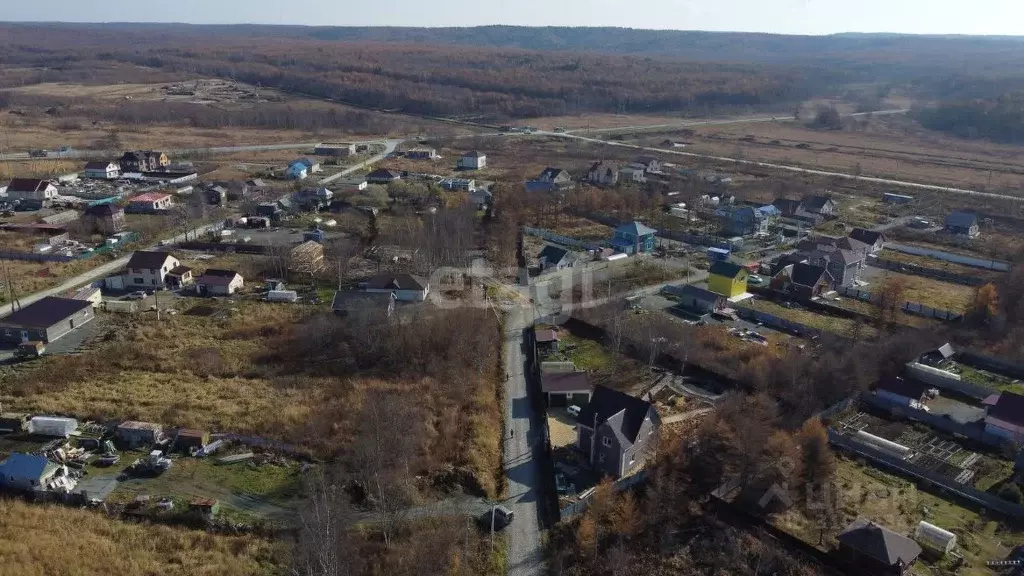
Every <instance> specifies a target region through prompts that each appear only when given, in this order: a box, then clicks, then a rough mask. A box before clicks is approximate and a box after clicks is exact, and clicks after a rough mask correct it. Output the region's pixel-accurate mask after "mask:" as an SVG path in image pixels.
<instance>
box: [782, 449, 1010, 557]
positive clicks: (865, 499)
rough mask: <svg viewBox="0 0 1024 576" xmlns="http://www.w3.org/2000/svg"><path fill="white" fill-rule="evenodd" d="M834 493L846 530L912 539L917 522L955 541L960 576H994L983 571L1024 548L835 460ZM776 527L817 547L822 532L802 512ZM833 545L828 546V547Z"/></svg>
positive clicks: (905, 486)
mask: <svg viewBox="0 0 1024 576" xmlns="http://www.w3.org/2000/svg"><path fill="white" fill-rule="evenodd" d="M837 464H838V467H837V470H836V478H835V488H836V489H838V491H839V494H840V497H841V502H842V510H843V516H844V520H845V522H842V523H841V524H842V525H843V526H845V525H846V524H848V523H849V522H852V521H853V520H855V519H856V518H866V519H869V520H873V521H875V522H878V523H879V524H882V525H883V526H886V527H887V528H889V529H891V530H894V531H896V532H898V533H900V534H906V535H910V534H912V533H913V531H914V529H915V528H916V527H917V524H918V522H920V521H921V520H925V521H927V522H929V523H932V524H935V525H937V526H940V527H942V528H944V529H946V530H949V531H951V532H953V533H954V534H956V535H957V543H958V546H959V550H960V552H961V553H962V554H963V555H964V558H965V560H966V566H965V568H962V569H961V571H960V572H958V573H959V574H963V575H965V576H991V575H993V574H995V572H993V571H992V570H991V569H989V568H987V567H986V566H985V562H988V561H990V560H1002V559H1005V558H1006V557H1007V555H1008V554H1009V553H1010V552H1011V551H1012V550H1013V548H1014V547H1016V546H1019V545H1022V544H1024V532H1021V531H1019V530H1017V529H1012V528H1010V527H1008V526H1006V525H1004V524H1002V523H1001V522H999V521H997V520H993V519H992V518H991V517H988V516H986V515H983V514H981V513H979V512H978V511H976V510H973V509H970V508H966V507H963V506H961V505H959V504H957V503H956V502H953V501H951V500H945V499H942V498H939V497H937V496H935V495H933V494H931V493H929V492H924V491H921V490H918V489H917V487H916V486H915V485H914V484H913V483H912V482H910V481H908V480H905V479H903V478H901V477H898V476H894V475H892V474H889V473H887V472H884V471H882V470H879V469H876V468H871V467H868V466H864V465H861V464H858V463H856V462H855V461H854V460H851V459H849V458H846V457H843V456H840V457H838V458H837ZM774 523H775V524H776V525H777V526H779V527H781V528H783V529H784V530H786V531H787V532H790V533H791V534H794V535H796V536H798V537H799V538H801V539H802V540H804V541H805V542H808V543H810V544H812V545H817V544H818V542H819V530H818V528H817V527H815V525H814V523H813V522H812V521H811V520H810V519H808V518H807V517H806V516H804V515H803V513H801V512H800V511H799V509H798V507H793V508H791V509H790V510H788V511H787V512H785V513H783V514H780V515H778V516H777V517H776V518H775V520H774ZM830 544H831V543H828V542H826V547H827V546H828V545H830ZM913 574H915V575H919V576H928V575H931V574H932V572H931V570H929V569H928V568H927V567H926V566H917V567H915V569H914V571H913Z"/></svg>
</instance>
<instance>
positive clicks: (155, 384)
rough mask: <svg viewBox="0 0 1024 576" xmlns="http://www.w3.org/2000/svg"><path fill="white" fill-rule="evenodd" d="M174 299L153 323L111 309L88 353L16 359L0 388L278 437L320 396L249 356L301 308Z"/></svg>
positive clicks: (46, 406) (63, 409)
mask: <svg viewBox="0 0 1024 576" xmlns="http://www.w3.org/2000/svg"><path fill="white" fill-rule="evenodd" d="M190 305H191V306H190ZM178 309H179V312H181V313H179V314H177V315H175V316H167V315H165V316H164V317H163V318H162V320H161V322H160V323H159V324H158V323H157V321H156V316H155V315H153V314H152V313H139V314H137V315H132V316H114V315H110V316H109V319H110V320H111V327H110V329H109V331H108V334H107V335H106V336H102V337H100V338H99V342H97V343H96V344H94V347H93V349H92V350H90V351H89V352H88V353H86V354H82V355H78V356H48V357H44V358H43V359H42V360H40V361H39V362H35V363H32V364H27V365H20V366H16V367H15V368H13V369H12V372H9V373H8V374H7V375H6V376H8V377H5V378H3V379H2V380H0V381H2V382H3V388H2V395H0V397H2V398H3V401H4V403H5V405H9V406H11V407H12V408H17V409H24V410H37V411H44V412H56V413H70V414H76V415H78V416H80V417H93V418H96V419H106V418H128V419H138V420H144V421H151V422H163V423H165V424H167V425H177V426H186V427H195V428H204V429H209V430H213V431H232V432H240V433H243V432H244V433H256V434H268V435H272V436H276V437H281V436H287V435H288V434H289V432H291V431H293V430H295V429H296V428H297V427H299V426H301V425H302V423H303V422H304V421H305V420H306V419H308V418H309V417H310V415H311V413H312V411H313V410H314V407H316V406H317V405H318V404H319V403H320V402H322V401H323V396H322V390H323V387H324V385H325V383H322V382H318V381H310V382H306V383H305V384H306V385H305V386H297V385H295V384H294V383H290V384H285V383H283V382H275V381H274V380H273V379H272V378H271V377H269V375H268V374H267V373H266V371H265V370H262V369H260V368H258V367H256V366H254V360H255V359H256V358H257V357H259V356H260V355H262V354H264V353H265V352H266V351H267V347H268V346H270V345H272V337H273V336H275V335H280V334H281V332H282V331H283V329H284V328H285V327H286V326H287V325H288V324H289V323H291V322H294V321H296V320H297V318H298V317H299V315H300V314H301V310H302V308H296V307H287V306H275V305H273V304H263V303H259V302H246V303H242V304H240V305H238V306H237V307H236V310H237V311H236V312H235V313H233V314H232V313H230V312H229V306H228V305H226V304H218V303H211V302H210V301H203V300H198V299H190V300H183V301H181V303H180V305H179V306H178ZM208 312H209V313H210V314H211V316H205V315H199V314H207V313H208ZM214 314H215V315H219V316H217V317H214V316H212V315H214Z"/></svg>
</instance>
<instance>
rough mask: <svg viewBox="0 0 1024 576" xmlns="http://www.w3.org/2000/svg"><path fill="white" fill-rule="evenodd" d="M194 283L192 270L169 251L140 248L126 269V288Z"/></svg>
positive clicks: (176, 285) (161, 286)
mask: <svg viewBox="0 0 1024 576" xmlns="http://www.w3.org/2000/svg"><path fill="white" fill-rule="evenodd" d="M191 283H192V270H191V269H190V268H188V267H187V266H182V265H181V261H179V260H178V259H177V258H175V257H174V256H172V255H171V254H169V253H167V252H156V251H146V250H140V251H139V252H136V253H134V254H132V257H131V259H130V260H128V265H127V266H126V270H125V281H124V285H125V287H126V288H130V289H135V288H143V289H150V290H154V289H158V288H178V287H181V286H186V285H188V284H191Z"/></svg>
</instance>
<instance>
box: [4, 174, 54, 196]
mask: <svg viewBox="0 0 1024 576" xmlns="http://www.w3.org/2000/svg"><path fill="white" fill-rule="evenodd" d="M56 197H57V187H56V186H54V185H53V182H50V181H49V180H38V179H35V178H15V179H14V180H11V183H10V184H8V185H7V198H8V199H9V200H38V201H46V200H52V199H54V198H56Z"/></svg>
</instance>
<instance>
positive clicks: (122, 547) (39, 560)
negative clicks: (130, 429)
mask: <svg viewBox="0 0 1024 576" xmlns="http://www.w3.org/2000/svg"><path fill="white" fill-rule="evenodd" d="M287 561H288V549H287V545H286V544H284V543H281V542H276V543H275V542H271V541H268V540H264V539H261V538H257V537H254V536H223V535H216V534H210V533H208V532H204V531H200V530H189V529H183V528H174V527H170V526H163V525H155V524H143V523H133V522H122V521H118V520H114V519H111V518H107V517H106V516H104V515H102V514H101V513H99V512H94V511H90V510H82V509H73V508H67V507H63V506H51V505H42V504H28V503H25V502H22V501H20V500H0V566H3V570H2V572H3V573H4V574H12V575H13V574H17V575H18V576H48V575H51V574H60V575H62V576H100V575H108V574H118V575H119V576H151V575H155V574H161V575H167V576H177V575H180V576H194V575H205V576H234V575H237V576H252V575H280V574H284V573H285V565H286V563H287Z"/></svg>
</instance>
